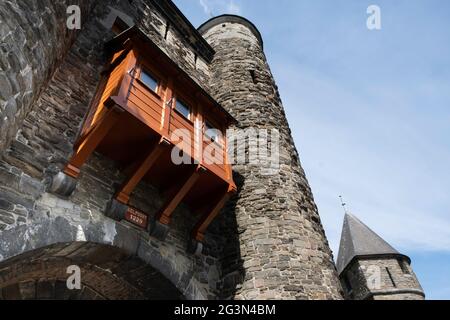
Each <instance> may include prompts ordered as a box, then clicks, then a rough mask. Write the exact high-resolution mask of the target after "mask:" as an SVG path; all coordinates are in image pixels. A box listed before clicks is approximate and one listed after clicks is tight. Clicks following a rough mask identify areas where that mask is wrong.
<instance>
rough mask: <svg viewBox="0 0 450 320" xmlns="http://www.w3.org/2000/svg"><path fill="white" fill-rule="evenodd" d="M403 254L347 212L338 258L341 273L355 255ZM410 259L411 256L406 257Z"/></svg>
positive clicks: (338, 267)
mask: <svg viewBox="0 0 450 320" xmlns="http://www.w3.org/2000/svg"><path fill="white" fill-rule="evenodd" d="M389 255H395V256H397V255H398V256H403V257H406V256H404V255H402V254H400V253H399V252H398V251H397V250H395V249H394V248H393V247H392V246H391V245H390V244H389V243H387V242H386V241H384V240H383V239H382V238H381V237H380V236H379V235H377V234H376V233H375V232H374V231H372V230H371V229H370V228H369V227H368V226H366V225H365V224H364V223H362V222H361V221H360V220H359V219H358V218H356V217H355V216H353V215H351V214H346V215H345V218H344V226H343V227H342V235H341V244H340V247H339V254H338V259H337V269H338V272H339V274H341V273H342V271H344V269H345V268H346V267H347V266H348V265H349V264H350V262H351V261H352V260H353V259H354V258H355V257H361V256H363V257H372V256H389ZM406 258H407V260H408V261H410V260H409V258H408V257H406Z"/></svg>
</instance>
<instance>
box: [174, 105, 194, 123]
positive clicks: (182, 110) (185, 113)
mask: <svg viewBox="0 0 450 320" xmlns="http://www.w3.org/2000/svg"><path fill="white" fill-rule="evenodd" d="M175 109H176V110H177V111H178V112H179V113H181V114H182V115H183V116H184V117H185V118H186V119H190V115H191V109H190V108H189V107H188V106H187V105H186V104H185V103H184V102H183V101H180V100H177V103H176V106H175Z"/></svg>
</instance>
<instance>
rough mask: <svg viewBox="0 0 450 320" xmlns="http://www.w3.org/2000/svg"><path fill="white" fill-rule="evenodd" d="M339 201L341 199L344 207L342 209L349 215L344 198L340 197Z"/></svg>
mask: <svg viewBox="0 0 450 320" xmlns="http://www.w3.org/2000/svg"><path fill="white" fill-rule="evenodd" d="M339 199H341V205H342V208H344V212H345V214H348V210H347V204H346V203H345V202H344V200H343V198H342V196H339Z"/></svg>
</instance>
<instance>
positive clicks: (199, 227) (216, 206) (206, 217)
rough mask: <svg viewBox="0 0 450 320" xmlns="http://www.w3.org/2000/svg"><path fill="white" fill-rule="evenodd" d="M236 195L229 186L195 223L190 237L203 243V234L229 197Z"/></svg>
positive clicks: (233, 188)
mask: <svg viewBox="0 0 450 320" xmlns="http://www.w3.org/2000/svg"><path fill="white" fill-rule="evenodd" d="M234 193H236V187H234V186H233V185H229V187H228V189H227V190H226V191H225V192H224V193H223V194H222V195H220V196H218V198H217V199H216V200H215V201H214V203H213V204H212V206H211V207H210V209H209V210H207V211H206V213H204V214H203V215H202V217H201V218H200V220H199V221H198V222H197V224H196V225H195V227H194V230H193V232H192V237H193V238H194V240H196V241H198V242H203V240H204V239H205V232H206V230H207V229H208V227H209V225H210V224H211V222H213V220H214V219H215V218H216V217H217V215H218V214H219V213H220V210H222V208H223V207H224V205H225V204H226V203H227V201H228V200H229V199H230V197H231V196H232V195H233V194H234Z"/></svg>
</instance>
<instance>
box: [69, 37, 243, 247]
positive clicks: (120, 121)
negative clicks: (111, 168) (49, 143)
mask: <svg viewBox="0 0 450 320" xmlns="http://www.w3.org/2000/svg"><path fill="white" fill-rule="evenodd" d="M108 50H109V51H110V54H111V59H110V63H109V65H108V67H107V68H106V69H105V71H104V72H103V77H102V80H101V83H100V85H99V88H98V91H97V94H96V96H95V97H94V99H93V101H92V105H91V107H90V109H89V112H88V113H87V115H86V117H85V121H84V123H83V126H82V129H81V131H80V134H79V138H78V139H77V142H76V144H75V147H74V154H73V156H72V158H71V159H70V161H69V163H68V164H67V166H66V168H65V169H64V173H65V174H66V175H67V176H69V177H71V178H72V179H76V178H77V177H78V175H79V173H80V169H81V168H82V166H83V164H84V163H85V162H86V161H87V159H88V157H89V156H90V155H91V154H92V153H93V152H94V151H98V152H100V153H102V154H103V155H105V156H106V157H108V158H110V159H112V160H114V161H116V162H117V163H119V164H120V166H121V167H122V168H123V170H124V172H125V173H126V174H127V176H128V178H127V179H126V181H124V182H123V185H122V187H121V188H120V189H119V190H117V193H116V194H115V195H114V199H113V201H112V203H111V206H110V208H109V209H108V213H107V214H108V215H109V216H111V217H114V218H116V219H119V220H121V219H128V220H130V221H131V222H133V223H135V224H136V225H139V226H140V227H145V228H148V229H149V230H150V232H151V233H152V234H153V235H155V236H158V237H160V238H164V237H165V235H166V234H167V230H168V226H169V224H170V220H171V215H172V213H173V211H174V209H175V208H176V207H177V206H178V205H179V204H180V202H184V203H185V204H187V205H188V206H189V207H190V208H191V209H192V211H193V213H194V214H197V215H199V222H198V224H197V226H196V227H195V229H194V230H193V233H192V236H193V238H194V239H195V240H196V241H198V242H201V241H202V240H203V237H204V233H205V231H206V228H207V227H208V225H209V224H210V223H211V221H212V220H213V219H214V217H215V216H216V215H217V214H218V213H219V212H220V209H221V208H222V206H223V205H224V204H225V202H226V201H227V200H228V198H229V197H230V196H231V195H232V194H233V193H234V192H235V191H236V186H235V184H234V182H233V178H232V169H231V165H230V164H228V161H227V160H228V156H227V152H226V150H227V140H226V134H225V132H226V129H227V128H228V127H229V125H230V124H232V123H233V122H234V121H235V120H234V119H233V117H232V116H231V115H230V114H228V113H227V112H226V111H225V110H224V109H223V108H222V107H221V106H220V105H218V104H217V103H216V102H215V101H214V99H212V98H211V97H210V96H209V95H208V94H207V93H206V92H205V91H204V90H203V89H202V88H201V87H200V86H199V85H197V84H196V83H195V82H194V81H193V80H192V79H191V78H190V77H189V76H188V75H187V74H186V73H185V72H184V71H182V70H181V69H180V68H179V67H178V66H177V65H176V64H175V63H174V62H173V61H172V60H171V59H170V58H168V57H167V55H165V54H164V53H163V52H162V51H161V50H160V49H159V48H158V47H157V46H156V45H155V44H153V42H151V41H150V40H149V39H148V38H147V37H146V36H145V35H144V34H142V33H141V32H140V31H139V30H137V29H135V28H133V29H129V30H127V31H126V32H124V33H122V34H120V35H119V36H117V37H116V38H115V39H114V40H112V41H111V42H110V43H109V44H108ZM180 110H181V111H180ZM211 127H212V128H214V129H216V132H217V133H218V134H217V135H215V136H214V139H212V138H210V136H211V134H209V131H208V132H207V131H206V130H207V129H208V128H211ZM213 140H214V141H213ZM173 154H175V155H181V154H182V155H184V158H183V159H184V161H183V163H181V164H180V163H179V161H180V159H181V158H180V157H174V156H173ZM142 180H146V181H148V182H150V183H151V184H153V185H154V186H156V187H158V188H159V189H160V191H161V192H162V193H163V194H165V195H166V197H165V198H166V199H167V200H166V203H165V204H164V206H163V207H162V208H160V210H159V211H158V212H157V213H156V218H155V221H150V222H147V220H148V219H145V216H146V215H147V214H146V213H143V212H140V211H139V209H136V208H130V207H129V206H128V203H129V201H130V197H132V193H133V191H134V189H135V188H136V186H137V185H138V184H139V182H140V181H142Z"/></svg>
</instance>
